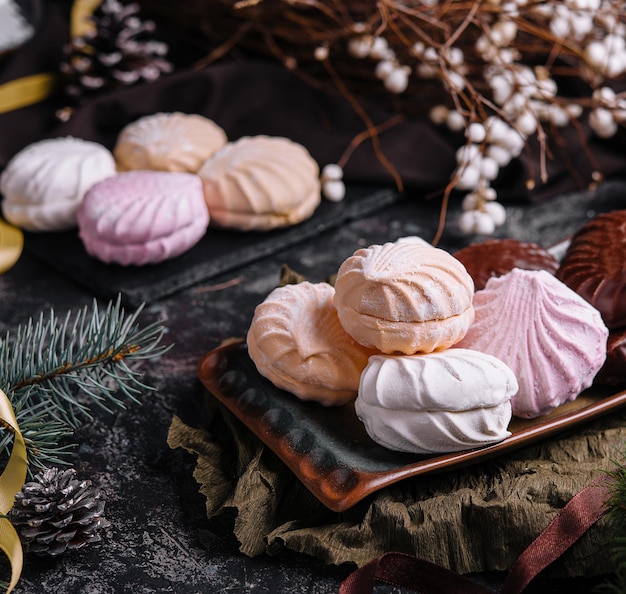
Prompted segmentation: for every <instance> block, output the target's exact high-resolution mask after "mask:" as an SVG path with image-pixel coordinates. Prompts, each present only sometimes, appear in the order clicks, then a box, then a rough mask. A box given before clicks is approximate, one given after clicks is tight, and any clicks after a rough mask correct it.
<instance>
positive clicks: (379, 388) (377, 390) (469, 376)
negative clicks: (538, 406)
mask: <svg viewBox="0 0 626 594" xmlns="http://www.w3.org/2000/svg"><path fill="white" fill-rule="evenodd" d="M517 390H518V384H517V380H516V378H515V375H514V374H513V372H512V371H511V369H509V367H508V366H507V365H505V364H504V363H502V362H501V361H500V360H499V359H496V358H495V357H492V356H491V355H485V354H484V353H480V352H478V351H470V350H467V349H448V350H445V351H439V352H435V353H428V354H420V355H403V356H393V355H392V356H387V355H373V356H372V357H370V359H369V362H368V364H367V367H366V368H365V370H364V371H363V373H362V374H361V382H360V386H359V395H358V397H357V399H356V401H355V410H356V414H357V416H358V417H359V419H360V420H361V421H362V422H363V424H364V425H365V429H366V430H367V433H368V434H369V436H370V437H371V438H372V439H373V440H374V441H376V442H377V443H378V444H380V445H382V446H384V447H386V448H389V449H392V450H397V451H401V452H412V453H418V454H432V453H441V452H455V451H459V450H465V449H469V448H474V447H478V446H483V445H487V444H490V443H496V442H498V441H502V440H503V439H505V438H506V437H508V436H509V435H510V432H509V431H508V429H507V427H508V425H509V422H510V420H511V416H512V412H511V402H510V400H511V398H512V397H513V395H514V394H515V393H516V392H517Z"/></svg>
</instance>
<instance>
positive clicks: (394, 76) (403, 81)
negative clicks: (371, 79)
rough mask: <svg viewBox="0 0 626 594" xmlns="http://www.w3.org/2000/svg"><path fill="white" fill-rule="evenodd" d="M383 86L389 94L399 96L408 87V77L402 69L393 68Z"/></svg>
mask: <svg viewBox="0 0 626 594" xmlns="http://www.w3.org/2000/svg"><path fill="white" fill-rule="evenodd" d="M384 84H385V88H386V89H387V90H388V91H389V92H390V93H395V94H397V95H399V94H400V93H404V91H406V89H407V87H408V86H409V75H408V74H407V71H406V70H405V69H404V68H394V69H393V70H392V71H391V72H390V73H389V75H388V76H387V78H385V82H384Z"/></svg>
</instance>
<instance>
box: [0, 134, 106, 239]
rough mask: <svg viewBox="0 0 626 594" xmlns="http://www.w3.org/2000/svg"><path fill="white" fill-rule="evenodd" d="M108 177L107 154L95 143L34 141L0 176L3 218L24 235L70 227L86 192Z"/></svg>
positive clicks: (66, 139) (69, 139) (57, 140)
mask: <svg viewBox="0 0 626 594" xmlns="http://www.w3.org/2000/svg"><path fill="white" fill-rule="evenodd" d="M114 175H115V161H114V159H113V155H112V154H111V152H110V151H109V150H108V149H107V148H105V147H104V146H102V145H100V144H98V143H96V142H91V141H88V140H81V139H80V138H73V137H71V136H67V137H62V138H51V139H46V140H40V141H38V142H34V143H33V144H30V145H28V146H27V147H25V148H24V149H22V150H21V151H20V152H19V153H17V154H16V155H15V156H14V157H13V158H12V159H11V160H10V161H9V163H8V165H7V167H6V169H5V170H4V172H3V173H2V176H1V177H0V192H1V193H2V194H3V196H4V202H3V203H2V211H3V214H4V216H5V218H6V219H7V221H9V222H10V223H12V224H13V225H16V226H18V227H21V228H22V229H27V230H28V231H60V230H64V229H69V228H71V227H75V226H76V212H77V211H78V207H79V206H80V204H81V202H82V201H83V198H84V196H85V194H86V193H87V191H88V190H89V189H90V188H91V187H92V186H94V185H95V184H96V183H98V182H100V181H102V180H104V179H106V178H109V177H112V176H114Z"/></svg>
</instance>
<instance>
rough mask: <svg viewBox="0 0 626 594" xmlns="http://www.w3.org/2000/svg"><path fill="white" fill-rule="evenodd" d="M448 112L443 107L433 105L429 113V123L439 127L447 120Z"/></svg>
mask: <svg viewBox="0 0 626 594" xmlns="http://www.w3.org/2000/svg"><path fill="white" fill-rule="evenodd" d="M448 113H449V110H448V108H447V107H446V106H445V105H435V106H434V107H433V108H431V110H430V112H429V117H430V121H431V122H432V123H433V124H435V125H436V126H441V125H442V124H445V123H446V120H447V119H448Z"/></svg>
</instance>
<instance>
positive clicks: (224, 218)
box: [0, 112, 321, 266]
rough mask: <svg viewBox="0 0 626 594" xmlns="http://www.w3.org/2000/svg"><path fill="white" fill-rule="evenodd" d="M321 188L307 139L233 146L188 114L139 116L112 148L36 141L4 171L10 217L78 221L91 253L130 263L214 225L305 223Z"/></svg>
mask: <svg viewBox="0 0 626 594" xmlns="http://www.w3.org/2000/svg"><path fill="white" fill-rule="evenodd" d="M320 185H321V182H320V175H319V167H318V164H317V163H316V162H315V160H314V159H313V158H312V156H311V155H310V154H309V152H308V151H307V150H306V149H305V148H304V147H303V146H302V145H300V144H298V143H295V142H293V141H291V140H289V139H287V138H282V137H272V136H265V135H258V136H244V137H242V138H239V139H238V140H236V141H232V142H229V140H228V138H227V136H226V133H225V132H224V130H222V128H221V127H220V126H218V125H217V124H216V123H215V122H213V121H212V120H210V119H208V118H206V117H204V116H201V115H198V114H184V113H180V112H173V113H157V114H151V115H147V116H144V117H141V118H139V119H137V120H135V121H133V122H131V123H130V124H128V125H127V126H126V127H125V128H123V129H122V131H121V132H120V134H119V135H118V137H117V140H116V143H115V147H114V149H113V151H109V150H108V149H107V148H106V147H105V146H103V145H101V144H99V143H96V142H92V141H89V140H83V139H80V138H74V137H69V136H68V137H62V138H50V139H46V140H41V141H38V142H35V143H33V144H30V145H28V146H27V147H25V148H24V149H22V150H21V151H20V152H19V153H17V154H16V155H15V156H14V157H13V158H12V159H11V161H9V163H8V164H7V167H6V168H5V170H4V171H3V173H2V176H1V177H0V193H2V195H3V198H4V200H3V202H2V211H3V214H4V217H5V218H6V219H7V221H9V222H10V223H12V224H14V225H16V226H18V227H21V228H22V229H25V230H28V231H62V230H66V229H71V228H74V227H78V230H79V236H80V238H81V240H82V242H83V244H84V246H85V249H86V251H87V252H88V253H89V254H90V255H91V256H93V257H95V258H98V259H99V260H101V261H103V262H106V263H116V264H120V265H123V266H129V265H133V266H142V265H144V264H156V263H159V262H162V261H164V260H168V259H170V258H174V257H176V256H179V255H181V254H182V253H184V252H186V251H187V250H189V249H190V248H191V247H193V246H194V245H195V244H196V243H197V242H198V241H199V240H200V239H201V238H202V237H203V236H204V235H205V234H206V232H207V228H208V226H209V223H210V222H211V223H212V224H213V225H214V226H218V227H226V228H230V229H236V230H240V231H249V230H258V231H265V230H270V229H274V228H277V227H285V226H290V225H294V224H296V223H299V222H301V221H303V220H305V219H307V218H308V217H310V216H311V215H312V214H313V212H314V211H315V210H316V208H317V207H318V206H319V204H320V201H321V189H320Z"/></svg>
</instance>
